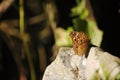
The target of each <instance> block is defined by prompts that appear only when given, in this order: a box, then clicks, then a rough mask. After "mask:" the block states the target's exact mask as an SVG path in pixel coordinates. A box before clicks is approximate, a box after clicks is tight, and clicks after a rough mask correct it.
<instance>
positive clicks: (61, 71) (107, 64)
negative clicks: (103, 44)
mask: <svg viewBox="0 0 120 80" xmlns="http://www.w3.org/2000/svg"><path fill="white" fill-rule="evenodd" d="M116 75H120V59H119V58H118V57H115V56H113V55H111V54H110V53H108V52H105V51H103V50H101V49H100V48H98V47H91V49H90V51H89V55H88V57H87V58H85V57H84V56H83V57H80V56H78V55H75V53H74V51H73V49H72V48H70V47H61V48H60V50H59V52H58V55H57V57H56V59H55V60H54V61H53V62H52V63H51V64H50V65H48V66H47V68H46V70H45V72H44V75H43V79H42V80H106V79H107V80H115V78H116ZM118 80H120V79H118Z"/></svg>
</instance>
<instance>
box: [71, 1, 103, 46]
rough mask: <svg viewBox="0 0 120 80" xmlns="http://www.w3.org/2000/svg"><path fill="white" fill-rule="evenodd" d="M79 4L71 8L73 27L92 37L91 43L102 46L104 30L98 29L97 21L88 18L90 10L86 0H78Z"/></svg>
mask: <svg viewBox="0 0 120 80" xmlns="http://www.w3.org/2000/svg"><path fill="white" fill-rule="evenodd" d="M76 3H77V6H75V7H73V8H72V9H71V12H72V13H71V16H72V17H73V28H74V30H75V31H83V32H85V33H86V34H87V35H88V36H89V37H90V39H91V43H92V44H93V45H96V46H100V44H101V41H102V36H103V32H102V31H101V30H100V29H98V27H97V24H96V22H95V21H93V20H90V19H89V18H88V15H89V14H90V13H89V10H88V9H87V8H86V0H76Z"/></svg>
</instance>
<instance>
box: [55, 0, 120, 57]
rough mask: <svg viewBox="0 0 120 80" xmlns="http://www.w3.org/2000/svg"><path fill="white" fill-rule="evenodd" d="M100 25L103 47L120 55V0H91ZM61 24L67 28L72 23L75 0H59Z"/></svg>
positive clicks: (57, 2)
mask: <svg viewBox="0 0 120 80" xmlns="http://www.w3.org/2000/svg"><path fill="white" fill-rule="evenodd" d="M90 3H91V6H92V9H93V13H94V16H95V19H96V21H97V24H98V27H99V28H100V29H101V30H103V31H104V35H103V41H102V44H101V48H102V49H103V50H105V51H107V52H110V53H111V54H113V55H115V56H118V57H120V29H119V27H120V0H90ZM56 5H57V7H58V11H59V24H58V25H60V26H63V27H64V28H66V26H70V25H72V22H71V19H72V18H71V17H70V9H71V8H72V7H74V6H75V5H76V4H75V0H69V1H67V0H57V1H56Z"/></svg>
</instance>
